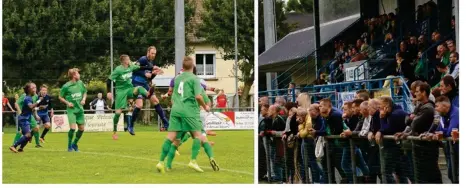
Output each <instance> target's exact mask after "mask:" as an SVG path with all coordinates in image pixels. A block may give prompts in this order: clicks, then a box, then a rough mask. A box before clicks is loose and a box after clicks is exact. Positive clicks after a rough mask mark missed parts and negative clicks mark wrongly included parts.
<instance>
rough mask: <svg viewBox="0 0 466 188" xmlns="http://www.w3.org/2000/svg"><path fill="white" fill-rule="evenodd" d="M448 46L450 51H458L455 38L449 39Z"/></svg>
mask: <svg viewBox="0 0 466 188" xmlns="http://www.w3.org/2000/svg"><path fill="white" fill-rule="evenodd" d="M447 47H448V51H450V53H454V52H456V44H455V41H453V40H448V41H447Z"/></svg>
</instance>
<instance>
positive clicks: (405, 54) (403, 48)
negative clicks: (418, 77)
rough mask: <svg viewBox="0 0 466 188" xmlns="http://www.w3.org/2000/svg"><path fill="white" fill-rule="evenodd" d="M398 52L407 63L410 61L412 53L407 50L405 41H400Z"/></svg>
mask: <svg viewBox="0 0 466 188" xmlns="http://www.w3.org/2000/svg"><path fill="white" fill-rule="evenodd" d="M398 53H399V54H400V56H401V57H403V59H404V60H406V61H407V62H408V63H411V62H412V61H413V54H412V52H410V51H408V45H407V44H406V42H404V41H402V42H401V43H400V52H398Z"/></svg>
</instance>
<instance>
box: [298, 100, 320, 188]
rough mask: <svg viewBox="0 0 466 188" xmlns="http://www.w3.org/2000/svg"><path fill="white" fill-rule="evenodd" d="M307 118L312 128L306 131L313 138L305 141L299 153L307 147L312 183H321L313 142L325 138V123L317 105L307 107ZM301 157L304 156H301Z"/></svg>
mask: <svg viewBox="0 0 466 188" xmlns="http://www.w3.org/2000/svg"><path fill="white" fill-rule="evenodd" d="M308 112H309V116H310V118H312V127H311V128H310V129H308V131H309V133H310V135H312V137H313V138H314V139H313V140H309V139H307V140H305V142H304V144H305V145H303V147H302V150H301V152H302V153H304V147H307V151H308V152H311V154H309V155H307V156H308V161H309V167H310V168H311V174H312V180H313V183H323V182H324V177H323V176H324V172H323V171H322V168H320V166H319V165H318V164H317V159H316V156H315V154H314V153H313V152H314V151H315V144H314V140H315V139H317V138H318V137H319V136H325V135H326V132H325V129H326V127H325V122H324V119H323V118H322V116H320V110H319V105H318V104H311V105H310V107H309V111H308ZM303 156H306V155H304V154H303Z"/></svg>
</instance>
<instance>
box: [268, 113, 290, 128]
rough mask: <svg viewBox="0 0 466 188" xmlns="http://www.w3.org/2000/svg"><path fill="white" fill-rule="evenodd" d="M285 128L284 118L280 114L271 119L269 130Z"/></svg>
mask: <svg viewBox="0 0 466 188" xmlns="http://www.w3.org/2000/svg"><path fill="white" fill-rule="evenodd" d="M285 128H286V122H285V120H284V119H283V118H282V117H281V116H280V115H277V117H275V118H274V119H273V120H272V127H271V129H270V130H272V131H284V130H285Z"/></svg>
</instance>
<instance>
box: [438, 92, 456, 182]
mask: <svg viewBox="0 0 466 188" xmlns="http://www.w3.org/2000/svg"><path fill="white" fill-rule="evenodd" d="M435 110H436V111H437V112H438V113H439V114H440V115H441V116H442V118H441V121H442V123H441V124H440V125H439V126H438V128H437V131H441V132H442V134H443V137H453V140H455V142H453V153H454V161H451V157H450V155H451V154H450V150H451V147H450V144H449V143H448V142H443V145H444V152H445V159H446V160H447V166H448V178H449V179H450V180H451V181H452V183H459V179H458V178H459V143H458V142H456V140H457V139H458V134H457V133H458V132H459V116H460V114H459V109H458V107H455V106H453V105H452V104H451V103H450V99H448V97H446V96H440V97H438V98H437V99H436V100H435ZM434 138H435V140H438V136H436V137H434ZM453 166H455V167H456V168H455V171H454V172H455V173H454V174H453V169H452V167H453ZM453 176H455V178H453Z"/></svg>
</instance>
